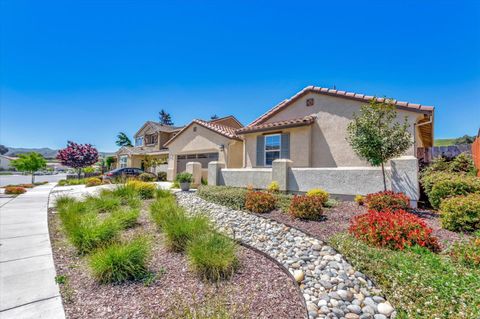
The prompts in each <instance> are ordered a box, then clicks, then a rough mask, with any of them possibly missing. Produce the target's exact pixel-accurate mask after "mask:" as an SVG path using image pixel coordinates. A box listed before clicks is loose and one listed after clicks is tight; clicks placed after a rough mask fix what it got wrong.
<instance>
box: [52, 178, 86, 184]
mask: <svg viewBox="0 0 480 319" xmlns="http://www.w3.org/2000/svg"><path fill="white" fill-rule="evenodd" d="M83 184H85V179H84V178H72V179H61V180H59V181H58V186H73V185H83Z"/></svg>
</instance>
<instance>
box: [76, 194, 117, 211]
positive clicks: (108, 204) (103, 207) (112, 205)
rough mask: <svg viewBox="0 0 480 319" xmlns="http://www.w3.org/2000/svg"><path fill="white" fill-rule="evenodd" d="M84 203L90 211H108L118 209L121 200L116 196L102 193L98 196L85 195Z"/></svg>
mask: <svg viewBox="0 0 480 319" xmlns="http://www.w3.org/2000/svg"><path fill="white" fill-rule="evenodd" d="M84 203H85V205H86V206H87V208H88V209H89V210H90V211H95V212H98V213H108V212H112V211H114V210H116V209H118V208H119V207H120V205H121V204H122V201H121V199H120V198H118V197H116V196H113V195H111V194H107V193H102V194H100V196H87V198H86V199H85V201H84Z"/></svg>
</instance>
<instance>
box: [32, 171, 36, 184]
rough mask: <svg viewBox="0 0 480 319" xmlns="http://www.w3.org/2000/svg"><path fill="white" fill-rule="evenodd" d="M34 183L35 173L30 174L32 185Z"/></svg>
mask: <svg viewBox="0 0 480 319" xmlns="http://www.w3.org/2000/svg"><path fill="white" fill-rule="evenodd" d="M33 183H35V172H32V184H33Z"/></svg>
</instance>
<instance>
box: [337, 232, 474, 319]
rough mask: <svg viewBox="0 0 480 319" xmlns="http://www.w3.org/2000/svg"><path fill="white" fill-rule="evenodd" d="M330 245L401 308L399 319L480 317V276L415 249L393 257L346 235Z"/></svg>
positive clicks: (453, 263) (465, 268)
mask: <svg viewBox="0 0 480 319" xmlns="http://www.w3.org/2000/svg"><path fill="white" fill-rule="evenodd" d="M329 243H330V244H331V245H332V246H333V247H334V248H335V249H336V250H337V251H338V252H339V253H341V254H342V255H344V256H345V258H346V259H347V260H348V261H349V262H350V263H351V264H352V266H353V267H355V268H356V269H358V271H361V272H363V273H364V274H365V275H367V276H369V277H370V278H371V279H372V281H374V282H375V283H376V285H378V287H379V288H380V289H382V291H383V292H384V293H385V295H386V297H387V299H388V300H389V301H390V302H391V303H392V304H393V305H400V306H399V307H397V311H398V314H397V317H396V318H402V319H404V318H418V319H420V318H442V319H447V318H448V319H464V318H479V316H480V307H479V305H480V294H479V293H478V292H479V291H480V280H479V278H480V270H479V269H475V268H467V267H464V266H463V265H462V264H458V263H455V262H454V261H452V260H451V259H450V258H448V257H447V256H443V255H439V254H435V253H433V252H430V251H428V250H427V249H421V248H419V247H417V246H415V247H412V248H409V249H406V250H402V251H393V250H389V249H384V248H376V247H372V246H369V245H367V244H365V243H363V242H362V241H360V240H357V239H355V238H353V237H352V236H347V235H344V234H337V235H336V236H334V237H333V238H331V239H330V241H329Z"/></svg>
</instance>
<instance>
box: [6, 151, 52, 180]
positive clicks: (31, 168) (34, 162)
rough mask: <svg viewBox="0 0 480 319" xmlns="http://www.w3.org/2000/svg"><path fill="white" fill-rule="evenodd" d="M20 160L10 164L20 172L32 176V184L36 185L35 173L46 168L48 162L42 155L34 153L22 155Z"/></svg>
mask: <svg viewBox="0 0 480 319" xmlns="http://www.w3.org/2000/svg"><path fill="white" fill-rule="evenodd" d="M18 157H19V158H17V159H15V160H13V161H11V162H10V165H12V166H13V167H15V169H16V170H17V171H19V172H28V173H30V174H32V184H33V183H35V172H36V171H38V170H39V169H42V168H45V167H46V166H47V162H46V161H45V159H44V158H43V156H42V155H40V154H38V153H35V152H32V153H26V154H20V155H19V156H18Z"/></svg>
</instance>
